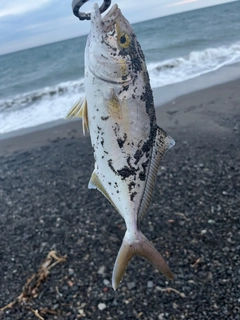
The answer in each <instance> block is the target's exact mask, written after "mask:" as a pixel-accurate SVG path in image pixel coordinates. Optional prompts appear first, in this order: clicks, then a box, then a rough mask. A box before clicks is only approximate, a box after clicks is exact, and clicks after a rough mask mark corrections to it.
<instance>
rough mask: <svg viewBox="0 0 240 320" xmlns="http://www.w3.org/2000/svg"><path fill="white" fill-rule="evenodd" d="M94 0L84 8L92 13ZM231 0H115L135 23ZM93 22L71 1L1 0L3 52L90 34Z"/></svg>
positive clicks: (0, 20)
mask: <svg viewBox="0 0 240 320" xmlns="http://www.w3.org/2000/svg"><path fill="white" fill-rule="evenodd" d="M94 2H98V4H99V5H101V4H102V0H100V1H97V0H90V1H89V2H88V3H86V4H84V6H83V7H82V8H81V11H84V12H89V10H91V7H92V5H93V3H94ZM226 2H231V0H147V1H145V0H112V4H114V3H117V4H118V5H119V7H120V8H121V10H122V12H123V14H124V15H125V16H126V18H127V19H128V20H129V21H130V22H131V23H134V22H138V21H142V20H148V19H153V18H157V17H161V16H165V15H170V14H174V13H178V12H182V11H187V10H193V9H198V8H202V7H206V6H211V5H217V4H223V3H226ZM89 27H90V23H89V21H79V20H78V19H77V18H76V17H75V16H74V15H73V13H72V1H71V0H28V1H26V0H1V5H0V54H3V53H8V52H12V51H18V50H22V49H25V48H30V47H35V46H38V45H42V44H46V43H51V42H56V41H59V40H63V39H68V38H73V37H77V36H79V35H83V34H86V33H88V31H89Z"/></svg>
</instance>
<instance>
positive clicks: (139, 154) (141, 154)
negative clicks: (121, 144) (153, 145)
mask: <svg viewBox="0 0 240 320" xmlns="http://www.w3.org/2000/svg"><path fill="white" fill-rule="evenodd" d="M143 152H144V151H143V150H140V149H138V150H137V151H136V152H135V154H134V156H133V157H134V159H136V161H135V162H134V164H137V163H138V162H139V160H140V159H141V158H142V156H143Z"/></svg>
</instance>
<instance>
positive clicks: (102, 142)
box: [101, 138, 104, 146]
mask: <svg viewBox="0 0 240 320" xmlns="http://www.w3.org/2000/svg"><path fill="white" fill-rule="evenodd" d="M101 145H102V146H103V145H104V139H103V138H101Z"/></svg>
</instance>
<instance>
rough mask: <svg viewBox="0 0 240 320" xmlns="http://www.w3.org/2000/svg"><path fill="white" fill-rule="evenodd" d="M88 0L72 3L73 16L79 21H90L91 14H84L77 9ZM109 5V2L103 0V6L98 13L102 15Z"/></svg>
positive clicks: (109, 0) (76, 0) (74, 0)
mask: <svg viewBox="0 0 240 320" xmlns="http://www.w3.org/2000/svg"><path fill="white" fill-rule="evenodd" d="M87 1H88V0H73V2H72V10H73V14H74V15H75V16H76V17H77V18H79V20H90V19H91V13H85V12H80V11H79V9H80V8H81V7H82V5H84V3H86V2H87ZM110 4H111V0H104V1H103V4H102V5H101V7H100V8H99V10H100V13H103V12H104V11H106V10H107V9H108V8H109V7H110Z"/></svg>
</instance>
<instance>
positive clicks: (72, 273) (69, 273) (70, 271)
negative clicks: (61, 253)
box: [68, 268, 74, 276]
mask: <svg viewBox="0 0 240 320" xmlns="http://www.w3.org/2000/svg"><path fill="white" fill-rule="evenodd" d="M68 275H69V276H73V275H74V270H73V269H71V268H69V269H68Z"/></svg>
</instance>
